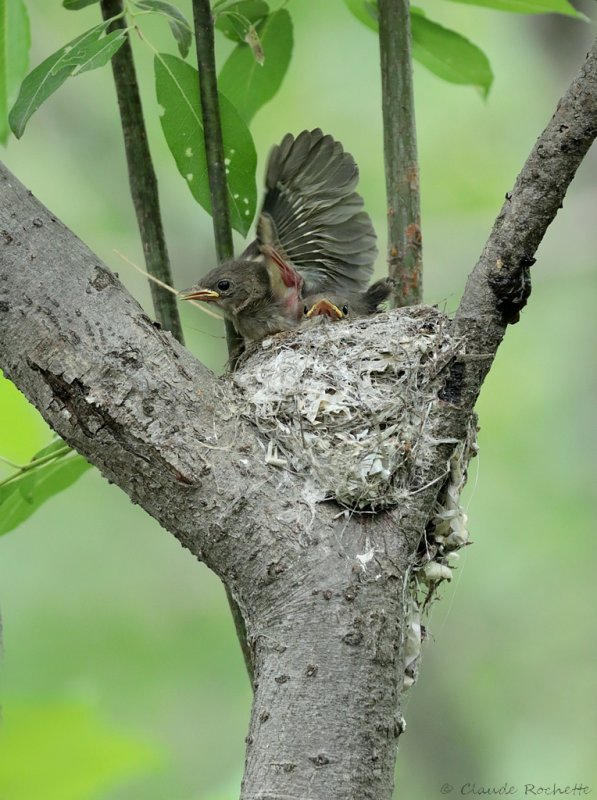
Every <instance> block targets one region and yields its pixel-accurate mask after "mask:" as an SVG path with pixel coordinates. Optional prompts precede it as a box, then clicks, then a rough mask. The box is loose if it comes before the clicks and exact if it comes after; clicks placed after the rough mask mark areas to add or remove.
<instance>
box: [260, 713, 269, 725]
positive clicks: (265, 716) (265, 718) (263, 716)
mask: <svg viewBox="0 0 597 800" xmlns="http://www.w3.org/2000/svg"><path fill="white" fill-rule="evenodd" d="M268 719H269V711H262V712H261V714H260V715H259V722H267V721H268Z"/></svg>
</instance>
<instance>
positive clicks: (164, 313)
mask: <svg viewBox="0 0 597 800" xmlns="http://www.w3.org/2000/svg"><path fill="white" fill-rule="evenodd" d="M100 5H101V10H102V16H103V18H104V19H105V20H108V19H111V18H112V17H115V16H116V15H118V14H121V13H122V10H123V6H122V0H101V3H100ZM125 27H126V23H125V20H124V18H123V17H120V18H119V19H117V20H115V21H114V22H113V23H112V24H111V26H110V30H114V29H115V28H125ZM112 73H113V75H114V84H115V86H116V95H117V97H118V108H119V110H120V119H121V122H122V132H123V135H124V149H125V152H126V160H127V164H128V171H129V184H130V187H131V196H132V198H133V205H134V207H135V214H136V215H137V224H138V225H139V233H140V235H141V242H142V244H143V254H144V256H145V265H146V267H147V272H148V273H149V274H150V275H153V276H154V277H155V278H157V279H158V280H160V281H162V283H166V284H168V286H173V280H172V272H171V269H170V260H169V258H168V250H167V248H166V240H165V237H164V228H163V225H162V215H161V212H160V200H159V195H158V184H157V179H156V176H155V172H154V169H153V163H152V160H151V153H150V152H149V144H148V142H147V132H146V130H145V120H144V118H143V108H142V105H141V95H140V93H139V85H138V83H137V75H136V72H135V62H134V60H133V50H132V48H131V43H130V40H129V36H128V34H127V36H126V38H125V42H124V44H123V45H122V47H121V48H120V49H119V50H118V52H117V53H115V54H114V55H113V56H112ZM149 287H150V289H151V297H152V300H153V307H154V310H155V315H156V319H157V321H158V322H159V323H160V325H161V326H162V328H164V329H165V330H167V331H171V332H172V334H173V335H174V336H175V337H176V338H177V339H178V341H179V342H183V333H182V326H181V324H180V317H179V314H178V306H177V305H176V300H175V299H174V297H173V296H172V295H171V294H170V293H169V292H167V291H165V290H164V289H162V288H161V287H160V286H158V285H156V284H155V283H154V282H153V281H150V282H149Z"/></svg>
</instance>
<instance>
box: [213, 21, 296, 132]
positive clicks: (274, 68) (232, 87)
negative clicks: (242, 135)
mask: <svg viewBox="0 0 597 800" xmlns="http://www.w3.org/2000/svg"><path fill="white" fill-rule="evenodd" d="M256 30H257V35H258V36H259V40H260V42H261V47H262V49H263V58H264V60H263V64H259V63H258V62H257V61H256V59H255V57H254V55H253V53H252V51H251V48H250V46H249V45H248V44H239V45H237V47H235V49H234V50H233V51H232V53H231V54H230V55H229V57H228V59H227V60H226V62H225V64H224V66H223V67H222V70H221V72H220V78H219V86H220V91H221V92H222V94H224V95H226V97H227V98H228V99H229V100H230V102H231V103H232V104H233V105H234V107H235V108H236V109H237V110H238V112H239V113H240V114H241V116H242V117H243V118H244V119H245V120H246V122H247V123H249V122H250V121H251V120H252V119H253V117H254V116H255V114H256V113H257V111H259V109H260V108H261V107H262V106H263V105H265V103H267V102H268V101H269V100H271V99H272V97H273V96H274V95H275V94H276V92H277V91H278V89H279V88H280V86H281V84H282V81H283V80H284V75H286V70H287V69H288V65H289V64H290V56H291V54H292V38H293V37H292V20H291V19H290V14H289V13H288V11H286V10H284V9H281V10H280V11H276V12H275V13H274V14H270V15H269V17H266V19H264V20H263V21H262V22H260V23H259V24H258V25H257V27H256Z"/></svg>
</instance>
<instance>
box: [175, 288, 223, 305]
mask: <svg viewBox="0 0 597 800" xmlns="http://www.w3.org/2000/svg"><path fill="white" fill-rule="evenodd" d="M179 297H180V299H181V300H203V301H204V302H205V303H213V302H214V301H215V300H217V299H218V298H219V297H220V294H219V292H213V291H212V290H211V289H186V290H185V291H184V292H180V293H179Z"/></svg>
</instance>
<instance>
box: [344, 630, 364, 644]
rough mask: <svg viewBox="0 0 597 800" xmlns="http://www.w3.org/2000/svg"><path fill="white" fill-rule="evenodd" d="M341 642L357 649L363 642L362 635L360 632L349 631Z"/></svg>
mask: <svg viewBox="0 0 597 800" xmlns="http://www.w3.org/2000/svg"><path fill="white" fill-rule="evenodd" d="M342 641H343V642H344V644H348V645H350V646H351V647H358V646H359V645H360V644H361V642H362V641H363V634H362V633H361V631H349V632H348V633H346V634H345V635H344V636H343V637H342Z"/></svg>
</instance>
